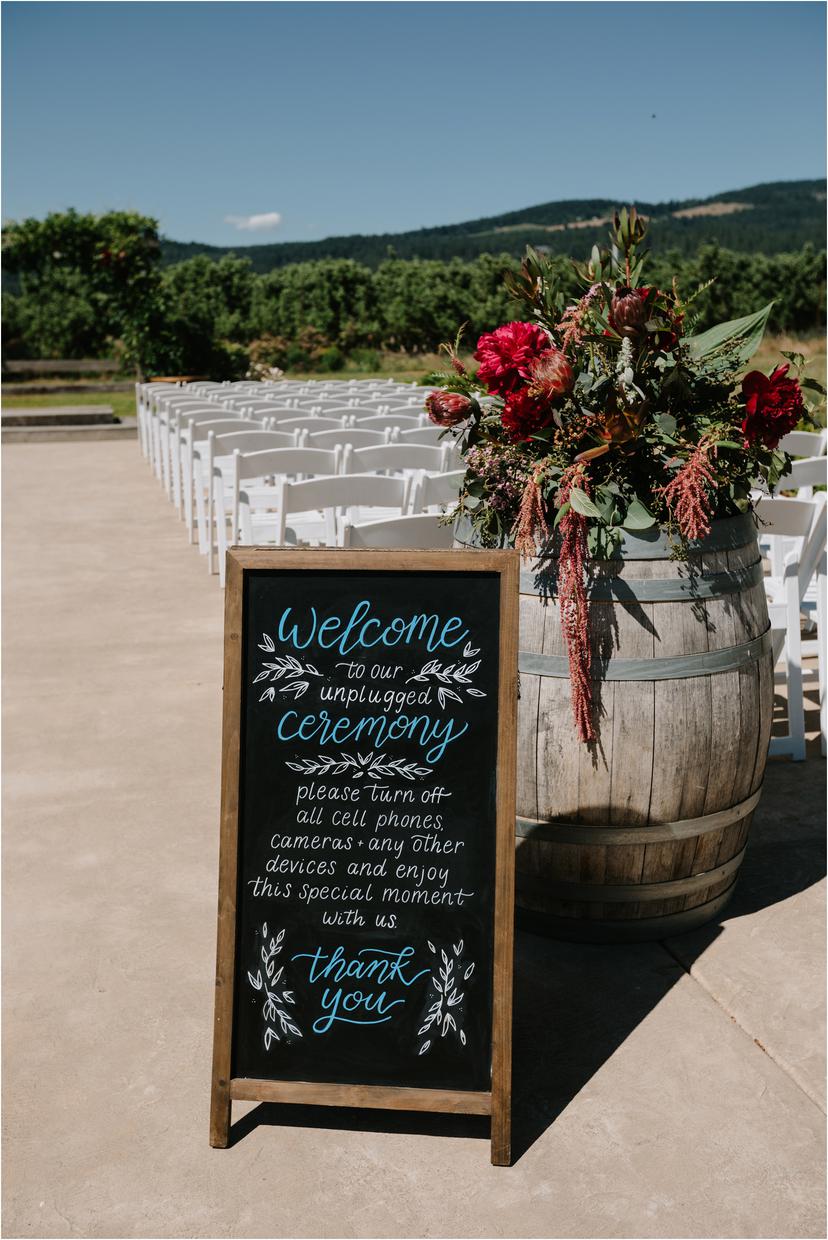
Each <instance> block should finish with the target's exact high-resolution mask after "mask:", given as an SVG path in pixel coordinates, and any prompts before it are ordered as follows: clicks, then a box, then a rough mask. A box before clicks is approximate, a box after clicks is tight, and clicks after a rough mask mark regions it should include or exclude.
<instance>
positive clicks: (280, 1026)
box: [247, 922, 302, 1051]
mask: <svg viewBox="0 0 828 1240" xmlns="http://www.w3.org/2000/svg"><path fill="white" fill-rule="evenodd" d="M284 937H285V932H284V930H280V931H279V933H278V934H277V935H276V936H275V937H271V940H270V942H269V943H268V941H267V922H265V923H264V924H263V926H262V948H261V958H262V965H263V966H264V975H262V969H261V967H260V968H259V969H258V970H257V971H256V973H255V974H254V973H251V972H250V970H249V969H248V971H247V980H248V981H249V982H250V985H251V986H252V987H253V989H254V990H259V991H261V992H263V994H264V1003H263V1004H262V1017H263V1019H264V1024H265V1028H264V1034H263V1035H262V1036H263V1041H264V1047H265V1050H266V1051H269V1050H270V1047H271V1045H272V1044H273V1043H274V1042H282V1041H284V1042H292V1041H293V1039H294V1038H301V1036H302V1031H301V1030H300V1029H299V1027H298V1025H297V1024H296V1023H295V1017H294V1016H293V1013H292V1012H291V1013H289V1012H288V1011H287V1007H288V1006H289V1005H291V1004H294V1003H295V1002H296V998H295V996H294V994H293V991H292V990H285V989H284V985H282V986H281V987H280V986H279V983H280V982H281V981H282V975H283V974H284V971H285V967H284V965H280V967H279V968H278V969H277V968H276V957H277V956H278V955H279V953H280V952H281V950H282V940H283V939H284Z"/></svg>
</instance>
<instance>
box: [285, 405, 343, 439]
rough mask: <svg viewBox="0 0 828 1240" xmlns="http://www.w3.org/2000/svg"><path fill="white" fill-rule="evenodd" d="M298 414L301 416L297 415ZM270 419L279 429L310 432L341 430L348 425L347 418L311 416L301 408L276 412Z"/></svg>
mask: <svg viewBox="0 0 828 1240" xmlns="http://www.w3.org/2000/svg"><path fill="white" fill-rule="evenodd" d="M297 414H299V415H300V416H299V417H297V416H296V415H297ZM270 420H271V422H273V424H274V425H275V426H278V428H279V430H300V431H308V432H309V433H310V434H313V433H314V432H315V431H335V430H341V429H342V427H344V426H347V425H348V419H347V418H319V417H317V418H310V417H307V416H305V415H304V414H302V411H301V410H300V409H294V411H293V413H288V414H276V415H275V416H271V419H270Z"/></svg>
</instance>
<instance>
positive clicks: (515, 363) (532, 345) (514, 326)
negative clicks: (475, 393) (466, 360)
mask: <svg viewBox="0 0 828 1240" xmlns="http://www.w3.org/2000/svg"><path fill="white" fill-rule="evenodd" d="M551 347H552V342H551V341H550V339H549V336H548V335H547V334H546V332H545V331H543V329H542V328H540V327H537V326H536V325H535V324H534V323H518V322H515V323H504V324H503V326H502V327H498V328H496V329H495V331H493V332H486V333H484V334H483V335H482V336H481V337H480V339H479V340H478V342H477V351H476V352H475V355H474V357H475V361H477V362H479V363H480V367H479V369H478V371H477V377H478V379H479V380H480V382H481V383H485V384H486V386H487V388H488V389H489V391H490V392H492V393H494V394H495V395H497V396H508V395H509V394H510V393H511V392H516V391H517V390H518V388H520V387H522V386H523V384H524V383H525V382H526V380H527V379H528V378H529V368H530V366H531V365H532V362H534V361H535V359H536V358H537V357H538V355H539V354H541V353H543V352H545V351H546V350H547V349H551Z"/></svg>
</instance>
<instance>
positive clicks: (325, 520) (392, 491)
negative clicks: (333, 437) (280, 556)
mask: <svg viewBox="0 0 828 1240" xmlns="http://www.w3.org/2000/svg"><path fill="white" fill-rule="evenodd" d="M407 504H408V479H407V478H385V477H382V476H381V475H380V474H345V475H341V476H340V477H337V478H313V479H307V480H305V481H298V482H291V481H288V480H287V479H284V480H282V481H281V482H280V485H279V487H278V497H277V499H276V502H275V505H274V507H275V509H276V511H275V513H274V514H268V515H267V516H263V515H262V514H259V515H258V518H257V516H256V514H254V513H252V512H251V507H250V505H249V504H248V505H247V508H246V509H245V505H244V503H243V502H242V504H241V506H240V517H241V523H242V530H243V536H244V540H245V541H247V540H248V539H250V540H251V541H252V540H253V538H254V536H255V538H256V541H260V540H261V538H262V536H263V535H264V536H267V535H269V536H270V537H269V538H268V541H274V542H275V543H276V545H277V546H279V547H284V546H286V545H287V543H288V542H291V543H295V542H298V541H299V539H300V537H301V538H302V540H303V541H305V542H307V541H314V542H317V543H319V544H321V545H323V546H328V547H336V546H338V545H340V543H341V541H342V534H341V522H342V517H341V515H340V514H342V513H344V514H345V519H347V520H351V521H354V520H355V519H357V518H359V517H362V516H364V514H365V513H366V512H368V513H370V512H372V511H373V512H382V513H383V514H387V513H389V512H390V513H392V514H393V515H394V516H401V515H402V514H403V513H404V512H405V508H406V505H407ZM300 513H301V514H305V516H306V518H307V517H310V521H308V520H307V519H306V521H305V522H304V523H303V526H298V525H297V524H296V522H295V517H296V515H297V514H300ZM288 518H291V521H290V524H288Z"/></svg>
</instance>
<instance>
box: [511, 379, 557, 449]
mask: <svg viewBox="0 0 828 1240" xmlns="http://www.w3.org/2000/svg"><path fill="white" fill-rule="evenodd" d="M500 420H501V422H502V423H503V426H504V429H505V430H507V431H508V432H509V435H510V436H511V438H512V439H513V440H514V441H515V442H517V441H518V440H522V439H529V437H530V436H531V435H534V434H535V433H536V432H537V431H540V430H543V428H544V427H545V426H549V424H550V422H551V421H552V410H551V409H550V407H549V405H548V404H547V403H546V401H542V400H538V399H537V398H536V397H534V396H530V395H529V392H528V391H527V390H526V388H521V390H520V391H519V392H510V394H509V395H508V396H507V397H506V403H505V404H504V406H503V412H502V414H501V415H500Z"/></svg>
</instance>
